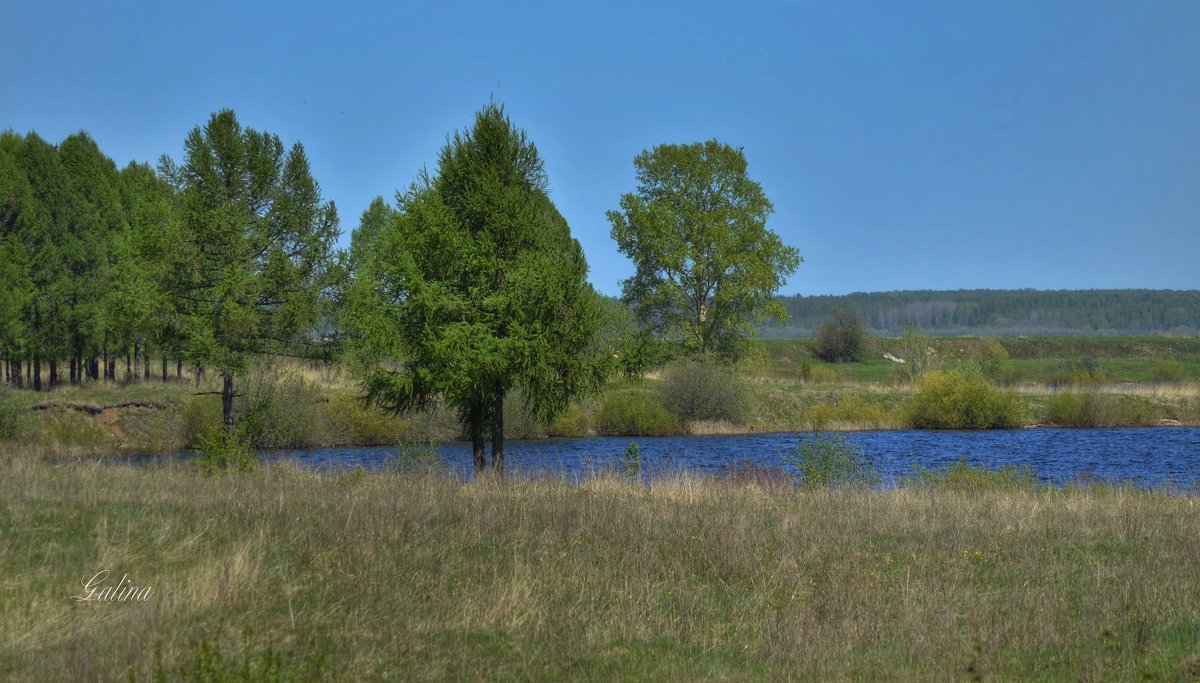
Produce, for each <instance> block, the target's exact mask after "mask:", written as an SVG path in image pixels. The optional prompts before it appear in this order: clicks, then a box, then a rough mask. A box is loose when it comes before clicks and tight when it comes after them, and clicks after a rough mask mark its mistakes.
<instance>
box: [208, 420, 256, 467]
mask: <svg viewBox="0 0 1200 683" xmlns="http://www.w3.org/2000/svg"><path fill="white" fill-rule="evenodd" d="M198 450H199V451H200V455H199V457H198V458H196V463H197V464H198V465H199V466H200V470H201V471H203V472H204V473H205V474H210V475H211V474H216V473H218V472H241V473H245V472H252V471H254V469H255V467H257V466H258V460H256V459H255V457H254V455H253V454H252V453H251V452H250V440H249V439H248V438H247V437H246V435H245V434H244V433H243V432H242V431H241V430H239V429H233V430H229V429H224V428H223V427H214V428H212V429H210V430H208V432H206V433H205V434H204V435H202V436H201V437H200V443H199V448H198Z"/></svg>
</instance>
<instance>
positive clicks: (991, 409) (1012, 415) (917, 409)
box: [909, 370, 1023, 429]
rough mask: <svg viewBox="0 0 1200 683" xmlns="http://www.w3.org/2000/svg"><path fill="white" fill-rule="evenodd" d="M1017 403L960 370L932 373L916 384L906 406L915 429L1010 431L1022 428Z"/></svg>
mask: <svg viewBox="0 0 1200 683" xmlns="http://www.w3.org/2000/svg"><path fill="white" fill-rule="evenodd" d="M1022 413H1023V411H1022V408H1021V402H1020V399H1019V398H1017V396H1016V395H1015V394H1013V393H1011V392H1005V391H998V390H996V389H994V388H992V386H991V385H989V384H988V382H987V379H985V378H984V377H983V376H982V375H980V374H978V373H975V372H966V371H963V370H950V371H934V372H930V373H928V374H926V375H925V376H924V377H922V378H921V380H920V382H918V384H917V390H916V392H914V393H913V397H912V400H911V402H910V404H909V423H910V424H911V425H912V426H913V427H914V428H916V429H1011V428H1014V427H1017V426H1019V425H1020V424H1021V422H1022V420H1023V415H1022Z"/></svg>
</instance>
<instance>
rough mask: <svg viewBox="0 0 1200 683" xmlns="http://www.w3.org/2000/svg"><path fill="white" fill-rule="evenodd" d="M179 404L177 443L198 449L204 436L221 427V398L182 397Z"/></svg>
mask: <svg viewBox="0 0 1200 683" xmlns="http://www.w3.org/2000/svg"><path fill="white" fill-rule="evenodd" d="M179 403H180V409H179V441H180V443H182V444H183V447H184V448H192V449H198V448H199V445H200V440H201V438H203V437H204V435H205V434H208V432H209V431H211V430H213V429H218V428H220V427H221V397H220V396H184V397H183V398H182V399H181V400H180V402H179Z"/></svg>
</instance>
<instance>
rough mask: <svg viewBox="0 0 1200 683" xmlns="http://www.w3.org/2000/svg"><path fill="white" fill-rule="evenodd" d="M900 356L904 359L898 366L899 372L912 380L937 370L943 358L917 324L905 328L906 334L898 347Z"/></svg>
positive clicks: (901, 338)
mask: <svg viewBox="0 0 1200 683" xmlns="http://www.w3.org/2000/svg"><path fill="white" fill-rule="evenodd" d="M896 351H897V352H898V353H899V358H900V359H901V360H903V361H904V364H903V365H900V366H899V367H898V368H897V370H896V371H897V374H899V375H900V377H901V378H903V379H905V380H908V381H910V382H915V381H917V380H918V379H920V378H921V377H922V376H923V375H924V374H925V373H927V372H930V371H933V370H937V369H938V367H939V366H940V365H941V359H940V358H939V357H938V355H937V351H935V350H934V348H933V346H932V345H930V340H929V336H928V335H926V334H925V331H924V330H923V329H921V327H919V326H917V325H909V326H908V327H905V328H904V336H902V337H900V342H899V344H898V345H897V347H896Z"/></svg>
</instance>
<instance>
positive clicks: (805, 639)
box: [0, 451, 1200, 680]
mask: <svg viewBox="0 0 1200 683" xmlns="http://www.w3.org/2000/svg"><path fill="white" fill-rule="evenodd" d="M1196 505H1197V500H1196V499H1195V498H1194V497H1192V496H1186V495H1184V496H1170V495H1165V494H1161V493H1153V492H1140V491H1136V490H1129V489H1120V488H1107V487H1092V488H1086V489H1077V490H1071V491H1062V490H1058V491H1053V490H1040V489H1039V490H1023V489H1011V490H997V489H994V488H981V489H979V490H976V491H971V492H968V491H964V490H960V489H958V488H947V487H942V486H914V487H911V488H904V489H897V490H886V491H872V490H867V489H859V488H850V489H840V490H830V489H821V488H814V489H799V490H798V489H794V488H790V487H779V486H765V485H759V484H757V483H750V484H747V485H735V484H731V483H728V482H727V481H716V480H706V479H696V478H693V477H688V476H682V475H681V476H677V477H671V478H668V479H661V480H655V481H652V482H650V484H649V485H648V486H647V485H644V484H642V483H640V482H629V481H628V480H626V479H625V478H623V477H607V478H597V479H591V480H588V481H586V482H584V483H583V484H581V485H578V486H572V485H568V484H565V483H562V482H558V481H554V480H534V481H514V482H508V483H505V484H499V483H496V482H493V481H482V482H477V483H471V484H462V483H458V482H455V481H453V480H449V479H447V478H445V477H439V476H426V475H405V474H401V473H397V472H379V473H368V474H363V473H361V472H358V473H351V474H346V475H339V476H323V475H318V474H315V473H312V472H307V471H301V470H296V469H292V468H287V467H275V468H264V469H261V470H260V471H257V472H254V473H251V474H248V475H244V476H231V475H228V476H215V477H205V476H203V475H201V474H200V473H199V472H198V471H196V470H195V469H194V468H186V467H176V466H168V467H162V468H149V469H138V468H131V467H124V466H100V465H96V464H93V463H74V464H65V465H62V464H60V465H58V466H51V465H48V464H45V463H41V462H38V461H37V460H36V459H34V458H30V457H28V456H27V455H25V454H23V453H14V452H11V451H9V452H7V453H4V454H0V538H3V539H4V542H3V543H2V544H0V563H2V564H3V566H4V568H5V573H4V578H3V581H4V590H5V599H4V600H3V601H0V678H4V679H12V680H81V679H82V680H94V679H100V680H112V679H126V680H129V679H132V680H148V679H151V678H155V677H156V676H157V675H161V676H162V677H163V678H166V679H178V678H193V679H195V678H198V679H202V680H239V679H247V678H248V679H253V680H271V679H277V680H309V679H313V678H331V679H396V678H404V679H441V680H445V679H451V680H463V679H537V680H565V679H580V678H598V679H635V680H695V679H700V678H717V679H736V680H746V679H753V680H762V679H775V680H778V679H807V680H831V679H833V680H849V679H852V680H861V679H881V678H884V679H897V678H899V679H908V680H930V679H958V678H972V677H981V678H989V679H991V678H994V679H1001V680H1011V679H1022V680H1024V679H1039V680H1062V679H1071V680H1075V679H1085V680H1095V679H1111V678H1117V679H1132V678H1153V679H1168V680H1181V679H1192V678H1194V677H1195V676H1196V674H1197V673H1198V672H1200V649H1198V648H1197V642H1198V640H1200V582H1197V581H1196V580H1195V567H1196V566H1197V563H1198V562H1200V546H1197V544H1196V543H1195V539H1196V538H1197V537H1198V536H1200V515H1196V514H1195V509H1196ZM100 569H109V570H110V571H112V572H114V573H116V574H117V575H118V576H119V575H121V574H128V576H129V579H130V580H131V581H132V582H133V583H134V584H135V585H138V586H150V587H153V589H154V593H153V595H152V596H151V597H150V599H149V600H148V601H146V602H144V603H133V602H130V603H98V602H82V603H80V602H73V601H71V600H69V599H68V596H71V595H77V594H79V593H80V592H81V588H80V582H81V580H83V579H85V577H88V576H91V575H93V574H94V573H95V572H97V571H99V570H100Z"/></svg>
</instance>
